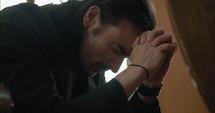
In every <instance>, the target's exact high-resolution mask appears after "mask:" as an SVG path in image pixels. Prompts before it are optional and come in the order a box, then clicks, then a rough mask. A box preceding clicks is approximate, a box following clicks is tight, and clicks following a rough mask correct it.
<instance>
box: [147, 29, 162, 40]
mask: <svg viewBox="0 0 215 113" xmlns="http://www.w3.org/2000/svg"><path fill="white" fill-rule="evenodd" d="M162 34H164V29H163V28H156V29H154V30H152V32H151V33H150V36H148V37H147V38H148V41H149V42H151V41H153V40H154V39H155V38H157V37H158V36H159V35H162Z"/></svg>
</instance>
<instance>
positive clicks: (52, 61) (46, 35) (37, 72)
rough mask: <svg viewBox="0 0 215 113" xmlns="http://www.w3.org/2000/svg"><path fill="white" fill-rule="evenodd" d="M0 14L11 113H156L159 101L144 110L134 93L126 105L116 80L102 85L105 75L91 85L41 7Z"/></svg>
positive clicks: (1, 61)
mask: <svg viewBox="0 0 215 113" xmlns="http://www.w3.org/2000/svg"><path fill="white" fill-rule="evenodd" d="M0 14H1V20H0V25H1V38H0V40H1V41H0V49H1V51H0V52H1V54H0V82H3V83H4V84H6V85H7V87H8V88H9V90H10V92H11V94H12V99H13V101H14V113H111V112H122V113H146V112H152V111H153V112H156V113H157V112H159V105H158V102H157V101H156V103H155V105H153V106H147V105H146V104H145V103H143V102H142V101H140V99H139V98H138V96H137V95H136V93H135V94H134V97H133V98H132V99H131V101H127V97H126V95H125V92H124V91H123V88H122V87H121V85H120V84H119V82H118V81H117V80H115V79H113V80H111V81H110V82H108V83H106V84H103V85H101V84H102V83H103V82H104V78H103V76H102V75H103V74H100V75H97V76H96V78H94V79H93V80H90V83H89V78H88V77H87V76H86V75H85V74H84V73H83V72H82V71H81V66H80V64H79V59H78V57H77V53H73V54H69V52H72V50H70V51H68V48H65V46H64V42H63V41H62V39H61V35H60V33H59V31H58V29H57V27H56V25H55V23H54V22H53V20H52V18H51V16H50V15H49V14H48V13H47V12H46V11H45V10H44V9H42V8H41V7H39V6H37V5H34V4H28V3H25V4H19V5H16V6H12V7H8V8H5V9H4V10H2V11H1V12H0ZM72 43H75V42H71V44H72ZM73 49H74V50H75V49H78V48H76V47H74V48H73ZM95 81H96V82H95ZM92 84H93V85H92ZM92 86H94V87H95V86H96V87H97V86H98V88H96V89H94V88H92ZM90 89H91V90H90ZM92 89H93V90H92Z"/></svg>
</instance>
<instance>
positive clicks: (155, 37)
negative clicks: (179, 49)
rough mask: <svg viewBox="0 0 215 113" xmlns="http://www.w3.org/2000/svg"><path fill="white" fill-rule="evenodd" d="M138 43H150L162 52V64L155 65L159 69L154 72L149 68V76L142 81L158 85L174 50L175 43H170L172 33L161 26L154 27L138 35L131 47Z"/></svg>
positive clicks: (151, 85)
mask: <svg viewBox="0 0 215 113" xmlns="http://www.w3.org/2000/svg"><path fill="white" fill-rule="evenodd" d="M139 44H143V45H144V44H145V45H147V44H150V45H151V46H154V47H155V48H158V49H159V51H160V52H162V53H163V54H164V56H165V58H164V60H163V62H162V64H160V65H157V66H159V67H157V68H159V69H158V70H156V71H154V72H151V71H150V69H149V72H150V73H149V74H150V78H149V79H148V80H146V81H144V82H143V83H144V84H145V85H147V86H149V87H160V86H161V82H162V81H163V77H164V76H165V74H166V72H167V70H168V68H169V64H170V61H171V58H172V56H173V54H174V52H175V50H176V44H175V43H172V35H171V34H170V33H168V32H165V31H164V30H163V29H162V28H156V29H154V30H152V31H146V32H143V33H142V34H141V36H140V37H138V38H137V39H136V40H135V42H134V43H133V44H132V47H133V48H134V47H135V46H138V45H139ZM143 54H144V53H143ZM152 57H157V56H156V54H154V55H153V56H152ZM145 62H147V61H145ZM132 63H133V62H132ZM152 63H153V62H152Z"/></svg>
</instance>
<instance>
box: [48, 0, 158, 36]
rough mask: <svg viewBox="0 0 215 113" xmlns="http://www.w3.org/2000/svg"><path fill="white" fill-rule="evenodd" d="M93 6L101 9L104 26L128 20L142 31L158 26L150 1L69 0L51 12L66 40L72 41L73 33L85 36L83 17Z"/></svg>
mask: <svg viewBox="0 0 215 113" xmlns="http://www.w3.org/2000/svg"><path fill="white" fill-rule="evenodd" d="M93 5H97V6H99V7H100V9H101V22H102V24H111V25H116V24H117V23H119V21H120V20H122V19H123V18H127V19H129V20H130V21H131V22H132V23H134V24H135V25H136V26H137V27H138V28H139V29H140V30H142V31H145V30H152V29H153V28H154V27H155V24H156V22H155V17H154V14H153V8H152V5H151V1H150V0H82V1H80V0H69V1H68V2H65V3H62V4H60V5H56V6H54V5H52V8H51V10H50V12H51V15H52V16H53V18H54V21H55V23H56V24H57V26H58V28H59V30H60V31H61V33H62V34H64V38H65V37H67V39H68V40H71V39H69V38H71V34H70V33H71V31H73V33H74V32H75V33H78V34H79V35H83V31H84V27H83V23H82V21H83V16H84V14H85V13H86V12H87V10H88V9H89V7H90V6H93ZM77 37H78V38H79V39H80V37H82V36H77Z"/></svg>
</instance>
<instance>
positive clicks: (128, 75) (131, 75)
mask: <svg viewBox="0 0 215 113" xmlns="http://www.w3.org/2000/svg"><path fill="white" fill-rule="evenodd" d="M146 77H147V75H146V72H145V71H144V70H143V69H141V68H140V67H131V66H128V68H127V69H125V70H124V71H123V72H121V73H120V74H119V75H117V76H116V77H115V79H116V80H118V81H119V83H120V84H121V86H122V87H123V89H124V91H125V93H126V95H127V97H130V96H131V94H132V93H133V92H134V91H135V90H136V88H137V87H138V86H139V85H140V84H141V83H142V82H143V81H144V80H145V79H146Z"/></svg>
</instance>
